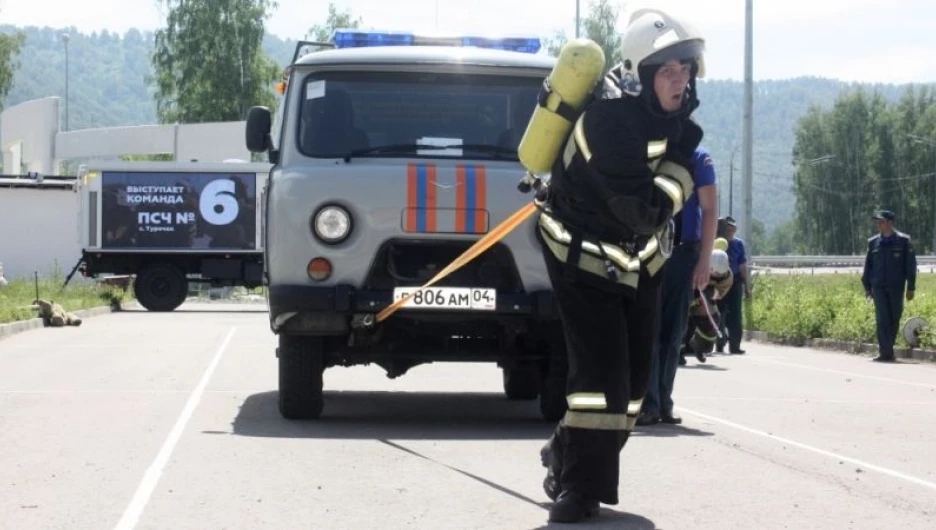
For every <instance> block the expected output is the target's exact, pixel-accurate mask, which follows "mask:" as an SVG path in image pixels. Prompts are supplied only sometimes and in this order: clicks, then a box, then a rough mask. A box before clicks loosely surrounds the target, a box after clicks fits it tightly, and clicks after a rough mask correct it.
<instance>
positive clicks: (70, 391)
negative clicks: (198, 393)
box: [0, 390, 190, 395]
mask: <svg viewBox="0 0 936 530" xmlns="http://www.w3.org/2000/svg"><path fill="white" fill-rule="evenodd" d="M188 392H190V391H188V390H0V394H23V395H30V394H184V393H188Z"/></svg>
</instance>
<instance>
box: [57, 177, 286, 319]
mask: <svg viewBox="0 0 936 530" xmlns="http://www.w3.org/2000/svg"><path fill="white" fill-rule="evenodd" d="M270 168H271V165H270V164H266V163H259V164H258V163H247V162H224V163H204V162H98V163H94V164H89V165H87V166H82V168H81V169H80V171H79V174H78V179H77V183H76V190H77V191H78V197H79V198H78V200H79V201H80V203H79V208H78V211H79V214H78V215H79V219H78V237H79V241H80V243H81V254H82V256H81V260H80V261H79V263H78V264H77V265H76V266H75V270H80V271H81V273H82V275H83V276H85V277H97V276H98V275H134V276H135V277H136V278H135V280H134V294H135V296H136V298H137V301H138V302H139V303H140V304H141V305H142V306H143V307H145V308H147V309H148V310H150V311H172V310H173V309H175V308H177V307H178V306H179V305H180V304H182V302H184V301H185V298H186V296H187V295H188V286H189V282H204V283H209V284H211V286H213V287H218V286H235V285H242V286H245V287H248V288H252V287H257V286H259V285H262V284H263V247H264V236H263V232H264V231H263V205H264V198H265V191H266V184H267V179H268V177H269V172H270ZM75 270H73V271H72V274H74V272H75ZM69 277H71V275H70V276H69Z"/></svg>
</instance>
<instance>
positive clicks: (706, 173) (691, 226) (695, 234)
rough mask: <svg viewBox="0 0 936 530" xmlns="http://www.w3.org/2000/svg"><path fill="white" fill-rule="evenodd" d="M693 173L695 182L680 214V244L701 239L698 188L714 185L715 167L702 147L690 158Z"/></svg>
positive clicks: (700, 209)
mask: <svg viewBox="0 0 936 530" xmlns="http://www.w3.org/2000/svg"><path fill="white" fill-rule="evenodd" d="M692 164H693V173H692V177H693V179H694V180H695V185H694V186H693V193H692V195H691V196H690V197H689V200H687V201H686V205H685V206H684V207H683V209H682V212H681V213H680V214H679V215H681V216H682V230H681V232H680V238H679V241H680V243H689V242H693V241H699V240H701V239H702V207H701V205H700V204H699V188H703V187H705V186H713V185H714V184H715V166H714V165H713V164H712V157H711V155H709V152H708V151H706V150H705V148H704V147H701V146H700V147H699V148H698V149H696V150H695V153H694V154H693V156H692Z"/></svg>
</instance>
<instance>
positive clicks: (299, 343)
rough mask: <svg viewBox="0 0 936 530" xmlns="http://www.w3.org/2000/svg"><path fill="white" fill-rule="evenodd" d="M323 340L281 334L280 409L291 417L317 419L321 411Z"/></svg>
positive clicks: (323, 369)
mask: <svg viewBox="0 0 936 530" xmlns="http://www.w3.org/2000/svg"><path fill="white" fill-rule="evenodd" d="M324 351H325V348H324V339H322V337H304V336H297V335H280V336H279V348H277V349H276V356H277V357H278V358H279V410H280V415H281V416H283V418H286V419H289V420H309V419H316V418H318V417H319V416H320V415H321V414H322V407H323V402H322V384H323V381H322V373H323V372H324V371H325V363H324V358H323V355H324Z"/></svg>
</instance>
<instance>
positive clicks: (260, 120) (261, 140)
mask: <svg viewBox="0 0 936 530" xmlns="http://www.w3.org/2000/svg"><path fill="white" fill-rule="evenodd" d="M272 124H273V118H272V116H271V115H270V109H268V108H267V107H250V110H249V111H247V127H246V137H245V140H246V142H247V150H248V151H250V152H251V153H264V152H266V151H269V150H270V147H271V146H272V141H271V139H270V128H271V127H272Z"/></svg>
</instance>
